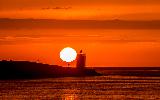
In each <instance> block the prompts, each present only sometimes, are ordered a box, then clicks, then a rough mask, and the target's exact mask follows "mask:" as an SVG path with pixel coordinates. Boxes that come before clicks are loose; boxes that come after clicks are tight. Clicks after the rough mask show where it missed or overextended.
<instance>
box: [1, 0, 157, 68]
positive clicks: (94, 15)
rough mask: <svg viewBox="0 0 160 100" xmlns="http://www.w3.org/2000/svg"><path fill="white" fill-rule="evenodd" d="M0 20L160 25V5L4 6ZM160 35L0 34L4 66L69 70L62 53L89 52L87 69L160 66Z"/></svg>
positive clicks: (32, 0)
mask: <svg viewBox="0 0 160 100" xmlns="http://www.w3.org/2000/svg"><path fill="white" fill-rule="evenodd" d="M0 18H13V19H14V18H21V19H24V18H35V19H43V18H45V19H59V20H62V19H63V20H72V19H76V20H83V19H87V20H93V19H94V20H110V19H123V20H160V0H0ZM2 26H3V25H2ZM24 26H25V25H24ZM159 33H160V30H159V29H156V30H151V29H143V30H142V29H140V30H133V29H124V30H118V29H115V30H113V29H112V30H111V29H17V30H16V29H8V30H7V29H0V60H1V59H12V60H29V61H37V60H39V62H43V63H49V64H58V65H62V66H65V65H66V63H64V62H62V61H61V60H60V58H59V52H60V50H61V49H63V48H64V47H67V46H70V47H73V48H74V49H76V50H77V52H78V51H79V50H81V49H83V50H84V52H86V54H87V66H143V67H144V66H160V61H159V59H160V53H159V51H160V34H159ZM72 65H73V66H75V62H73V63H72Z"/></svg>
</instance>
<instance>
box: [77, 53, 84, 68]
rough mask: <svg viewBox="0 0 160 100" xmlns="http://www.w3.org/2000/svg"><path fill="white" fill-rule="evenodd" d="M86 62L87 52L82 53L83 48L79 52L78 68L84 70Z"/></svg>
mask: <svg viewBox="0 0 160 100" xmlns="http://www.w3.org/2000/svg"><path fill="white" fill-rule="evenodd" d="M85 64H86V54H84V53H82V50H81V51H80V52H79V53H78V54H77V65H76V67H77V69H79V70H83V69H84V68H85Z"/></svg>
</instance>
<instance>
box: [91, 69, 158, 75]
mask: <svg viewBox="0 0 160 100" xmlns="http://www.w3.org/2000/svg"><path fill="white" fill-rule="evenodd" d="M94 69H95V70H96V71H97V72H99V73H102V74H103V75H121V76H156V77H160V67H95V68H94Z"/></svg>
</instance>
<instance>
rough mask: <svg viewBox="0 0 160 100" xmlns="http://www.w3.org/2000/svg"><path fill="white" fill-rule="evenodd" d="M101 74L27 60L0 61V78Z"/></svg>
mask: <svg viewBox="0 0 160 100" xmlns="http://www.w3.org/2000/svg"><path fill="white" fill-rule="evenodd" d="M97 75H101V74H99V73H97V72H96V71H95V70H93V69H87V68H85V69H83V70H79V69H77V68H72V67H62V66H58V65H49V64H43V63H37V62H29V61H12V60H11V61H6V60H2V61H0V79H28V78H29V79H31V78H54V77H80V76H97Z"/></svg>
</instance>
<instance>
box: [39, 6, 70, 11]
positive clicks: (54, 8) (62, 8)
mask: <svg viewBox="0 0 160 100" xmlns="http://www.w3.org/2000/svg"><path fill="white" fill-rule="evenodd" d="M68 9H72V7H58V6H57V7H46V8H42V10H68Z"/></svg>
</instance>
